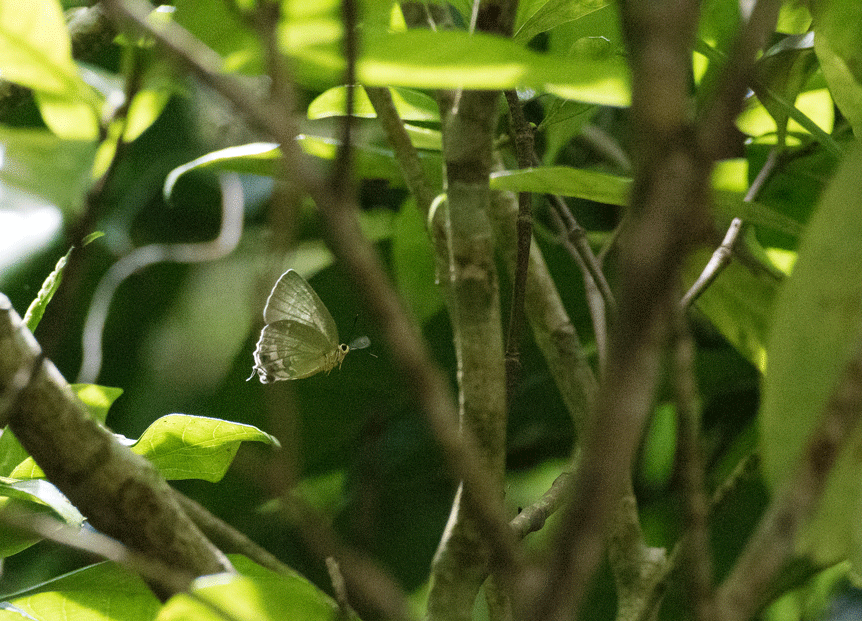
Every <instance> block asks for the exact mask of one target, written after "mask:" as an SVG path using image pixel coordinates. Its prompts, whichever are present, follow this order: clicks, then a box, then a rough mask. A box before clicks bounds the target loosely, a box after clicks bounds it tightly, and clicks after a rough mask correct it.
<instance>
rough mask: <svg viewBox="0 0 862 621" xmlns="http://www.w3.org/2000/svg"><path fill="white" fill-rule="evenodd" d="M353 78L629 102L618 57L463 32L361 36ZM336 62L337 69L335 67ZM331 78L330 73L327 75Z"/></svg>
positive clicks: (615, 103)
mask: <svg viewBox="0 0 862 621" xmlns="http://www.w3.org/2000/svg"><path fill="white" fill-rule="evenodd" d="M363 50H364V51H363V54H362V56H361V57H360V58H359V61H358V63H357V72H358V75H359V79H360V80H362V82H363V83H365V84H369V85H378V86H390V85H397V86H407V87H412V88H429V89H430V88H468V89H507V88H524V87H530V88H537V89H541V90H547V91H549V92H552V93H555V94H557V95H559V96H560V97H565V98H566V99H573V100H576V101H583V102H587V103H595V104H601V105H607V106H621V107H625V106H628V105H629V103H630V101H631V94H630V90H629V73H628V66H627V65H626V62H625V60H624V59H623V58H622V57H619V56H616V55H608V56H607V57H604V58H595V57H593V56H591V55H589V54H588V55H586V56H585V57H577V56H576V57H568V56H562V55H553V54H539V53H536V52H533V51H530V50H528V49H525V48H524V47H522V46H521V45H519V44H518V43H516V42H514V41H512V40H511V39H504V38H502V37H495V36H492V35H486V34H482V33H474V34H470V33H467V32H463V31H437V32H432V31H426V30H410V31H408V32H397V33H390V34H386V35H376V36H374V35H369V36H368V37H366V40H365V43H364V48H363ZM342 64H343V63H339V64H338V65H337V68H338V70H339V71H340V68H341V65H342ZM333 77H335V76H333Z"/></svg>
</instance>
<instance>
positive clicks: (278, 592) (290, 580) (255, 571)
mask: <svg viewBox="0 0 862 621" xmlns="http://www.w3.org/2000/svg"><path fill="white" fill-rule="evenodd" d="M231 561H232V562H233V563H234V567H235V568H236V569H237V570H238V571H239V572H240V573H239V575H237V574H215V575H212V576H204V577H202V578H198V579H197V580H195V582H194V584H193V586H192V592H193V593H194V594H195V596H196V598H199V599H200V600H203V602H206V603H203V602H201V601H198V600H196V599H192V598H190V597H189V596H188V595H185V594H180V595H176V596H174V597H172V598H171V599H170V600H168V602H167V603H166V604H165V606H164V607H163V608H162V610H161V611H160V612H159V615H158V617H157V621H223V620H224V618H225V617H224V616H223V615H221V614H219V612H217V611H218V610H221V611H224V612H226V613H227V614H228V615H229V616H230V618H231V619H235V620H237V621H283V620H284V619H285V613H286V611H289V618H290V619H291V621H328V620H329V621H336V619H341V618H342V617H341V616H340V612H339V608H338V606H337V605H336V604H335V602H334V601H333V600H332V598H330V597H329V596H328V595H326V594H325V593H324V592H323V591H321V590H320V589H318V588H317V587H315V586H314V585H312V584H311V583H310V582H308V580H306V579H305V578H303V577H301V576H300V575H298V574H296V575H283V574H276V573H274V572H271V571H268V570H266V569H263V568H262V567H260V566H258V565H254V564H253V563H251V562H250V561H248V560H245V559H242V558H238V557H233V556H232V557H231ZM208 604H212V605H208ZM214 608H215V610H214Z"/></svg>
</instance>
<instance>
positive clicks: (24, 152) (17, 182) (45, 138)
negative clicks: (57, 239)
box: [0, 127, 96, 213]
mask: <svg viewBox="0 0 862 621" xmlns="http://www.w3.org/2000/svg"><path fill="white" fill-rule="evenodd" d="M0 144H3V146H4V147H5V150H4V155H3V160H2V162H0V181H3V182H4V183H8V184H9V185H12V186H15V187H17V188H20V189H22V190H25V191H27V192H30V193H32V194H35V195H36V196H41V197H43V198H45V199H46V200H48V201H49V202H51V203H52V204H54V205H56V206H57V207H59V208H60V209H62V210H63V211H65V212H67V213H68V212H70V211H75V210H77V209H80V207H81V205H82V199H83V196H84V193H85V192H86V191H87V190H88V189H89V186H90V183H91V179H90V170H91V168H92V166H93V160H94V158H95V155H96V145H95V143H93V142H88V141H80V140H63V139H61V138H58V137H57V136H55V135H53V134H51V133H50V132H48V131H45V130H41V129H16V128H11V127H0Z"/></svg>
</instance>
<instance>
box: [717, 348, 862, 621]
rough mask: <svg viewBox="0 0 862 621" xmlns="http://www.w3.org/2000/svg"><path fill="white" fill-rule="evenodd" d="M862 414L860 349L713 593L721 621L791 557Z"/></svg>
mask: <svg viewBox="0 0 862 621" xmlns="http://www.w3.org/2000/svg"><path fill="white" fill-rule="evenodd" d="M860 418H862V347H859V346H857V351H856V354H855V356H854V357H853V358H852V359H851V360H850V361H849V362H848V363H847V365H846V366H845V367H844V372H843V374H842V376H841V379H840V381H839V383H838V385H837V387H836V388H835V390H834V391H833V392H832V395H831V396H830V398H829V401H828V402H827V403H826V407H825V409H824V411H823V414H822V415H821V417H820V421H819V423H818V424H817V427H816V428H815V429H814V431H813V432H812V434H811V436H810V439H809V440H808V443H807V445H806V447H805V450H804V452H803V454H802V458H801V460H800V462H799V466H798V467H797V469H796V472H795V474H794V475H793V476H792V477H790V478H789V480H787V481H786V482H785V483H784V484H783V485H782V486H781V487H780V488H779V490H778V491H777V493H776V494H775V496H774V498H773V500H772V502H771V503H770V505H769V507H768V508H767V510H766V513H765V514H764V516H763V518H762V519H761V521H760V525H759V526H758V528H757V530H756V531H755V533H754V534H753V535H752V537H751V539H750V540H749V542H748V543H747V544H746V546H745V549H744V550H743V552H742V555H741V556H740V558H739V560H737V562H736V565H735V566H734V568H733V571H732V572H731V574H730V575H729V576H728V577H727V579H725V581H724V582H723V583H722V585H721V587H720V588H719V590H718V593H717V595H716V602H717V607H718V610H719V611H720V612H721V617H720V619H721V621H743V620H744V619H749V618H750V617H751V616H752V615H754V614H755V613H756V612H757V610H759V609H760V607H761V606H763V604H764V603H766V596H767V595H768V594H769V592H770V586H771V585H772V583H773V582H774V580H775V579H776V577H777V576H778V574H779V572H780V571H781V570H782V569H783V568H784V567H785V566H786V565H787V564H788V563H789V562H790V560H791V559H792V556H793V552H794V548H795V544H796V536H797V534H798V532H799V529H800V528H801V527H802V526H803V525H804V524H805V522H806V521H807V520H808V518H810V517H811V515H812V514H813V512H814V510H815V508H816V507H817V502H818V500H819V499H820V496H821V495H822V493H823V490H824V489H825V487H826V482H827V480H828V478H829V475H830V473H831V472H832V468H833V466H834V465H835V461H836V460H837V458H838V455H839V454H840V453H841V450H842V449H843V447H844V445H845V444H846V441H847V439H848V438H850V437H851V435H852V434H853V431H854V430H855V429H856V427H857V426H858V424H859V420H860Z"/></svg>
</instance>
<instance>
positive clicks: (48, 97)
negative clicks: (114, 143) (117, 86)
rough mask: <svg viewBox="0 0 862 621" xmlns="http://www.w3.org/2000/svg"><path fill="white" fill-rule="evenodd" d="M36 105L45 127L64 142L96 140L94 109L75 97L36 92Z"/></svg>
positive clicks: (97, 125)
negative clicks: (64, 140)
mask: <svg viewBox="0 0 862 621" xmlns="http://www.w3.org/2000/svg"><path fill="white" fill-rule="evenodd" d="M34 96H35V99H36V104H37V105H38V106H39V112H40V113H41V114H42V119H43V120H44V121H45V125H47V126H48V128H49V129H50V130H51V131H52V132H54V133H55V134H56V135H57V136H59V137H60V138H64V139H66V140H96V139H97V138H98V137H99V119H98V114H97V111H96V108H94V107H93V106H92V105H89V104H88V103H86V102H85V101H83V100H81V99H79V98H78V97H76V96H74V95H73V96H71V97H70V96H68V95H55V94H54V93H44V92H39V91H36V93H35V94H34Z"/></svg>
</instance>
